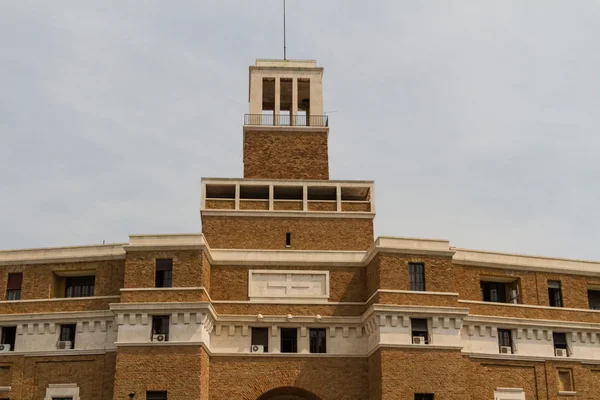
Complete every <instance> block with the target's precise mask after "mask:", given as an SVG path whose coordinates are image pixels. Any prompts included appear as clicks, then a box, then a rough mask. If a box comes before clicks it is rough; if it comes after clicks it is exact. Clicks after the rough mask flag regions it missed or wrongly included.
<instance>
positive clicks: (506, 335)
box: [498, 329, 513, 354]
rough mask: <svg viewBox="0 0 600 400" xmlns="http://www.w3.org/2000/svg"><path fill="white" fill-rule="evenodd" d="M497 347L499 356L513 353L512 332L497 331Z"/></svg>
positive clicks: (506, 330) (505, 330)
mask: <svg viewBox="0 0 600 400" xmlns="http://www.w3.org/2000/svg"><path fill="white" fill-rule="evenodd" d="M498 347H499V350H500V354H512V353H513V341H512V332H511V331H510V329H498Z"/></svg>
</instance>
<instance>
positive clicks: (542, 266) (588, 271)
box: [452, 249, 600, 276]
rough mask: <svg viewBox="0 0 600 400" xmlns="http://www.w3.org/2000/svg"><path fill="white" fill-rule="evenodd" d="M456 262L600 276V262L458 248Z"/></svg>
mask: <svg viewBox="0 0 600 400" xmlns="http://www.w3.org/2000/svg"><path fill="white" fill-rule="evenodd" d="M452 262H453V263H454V264H461V265H474V266H479V267H490V268H504V269H512V270H520V271H539V272H555V273H560V274H576V275H594V276H600V262H597V261H585V260H573V259H566V258H550V257H538V256H527V255H522V254H509V253H495V252H488V251H478V250H468V249H456V253H455V254H454V257H453V258H452Z"/></svg>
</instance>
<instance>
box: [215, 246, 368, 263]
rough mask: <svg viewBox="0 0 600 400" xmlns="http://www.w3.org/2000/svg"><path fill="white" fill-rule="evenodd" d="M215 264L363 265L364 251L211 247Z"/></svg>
mask: <svg viewBox="0 0 600 400" xmlns="http://www.w3.org/2000/svg"><path fill="white" fill-rule="evenodd" d="M210 255H211V264H213V265H260V266H264V265H278V266H279V265H284V266H287V265H311V266H344V267H362V266H364V265H363V262H362V260H363V257H364V255H365V252H364V251H325V250H237V249H231V250H229V249H211V250H210Z"/></svg>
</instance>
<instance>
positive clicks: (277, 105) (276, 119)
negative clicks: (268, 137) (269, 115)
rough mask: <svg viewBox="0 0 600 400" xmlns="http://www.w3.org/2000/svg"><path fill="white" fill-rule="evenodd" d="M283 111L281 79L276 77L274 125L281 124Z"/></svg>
mask: <svg viewBox="0 0 600 400" xmlns="http://www.w3.org/2000/svg"><path fill="white" fill-rule="evenodd" d="M280 112H281V79H280V78H279V77H276V78H275V107H274V110H273V125H279V113H280Z"/></svg>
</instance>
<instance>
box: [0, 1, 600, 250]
mask: <svg viewBox="0 0 600 400" xmlns="http://www.w3.org/2000/svg"><path fill="white" fill-rule="evenodd" d="M287 11H288V19H287V27H288V34H287V38H288V58H295V59H316V60H317V61H318V63H319V64H320V65H321V66H323V67H324V68H325V74H324V102H325V110H326V111H330V112H331V113H330V127H331V131H330V142H329V156H330V172H331V178H332V179H372V180H375V191H376V206H377V217H376V219H375V233H376V235H393V236H411V237H427V238H443V239H449V240H450V242H451V244H452V245H454V246H457V247H466V248H475V249H484V250H494V251H508V252H519V253H527V254H535V255H547V256H560V257H571V258H583V259H596V260H600V154H599V150H600V135H598V131H599V128H600V48H599V47H600V44H599V43H600V42H599V41H598V38H600V24H599V23H598V21H600V2H598V1H597V0H590V1H583V0H579V1H551V0H540V1H533V0H532V1H527V2H523V1H521V0H519V1H516V0H515V1H485V2H483V1H478V0H473V1H466V0H465V1H448V0H440V1H419V2H416V1H398V0H394V1H368V2H367V1H358V0H356V1H347V0H345V1H330V0H327V1H323V0H302V1H300V0H288V1H287ZM281 14H282V8H281V1H279V0H255V1H233V0H232V1H228V0H220V1H210V2H209V1H182V0H180V1H170V2H166V1H147V0H146V1H142V0H138V1H123V0H119V1H112V2H110V1H80V0H77V1H52V2H50V1H24V0H14V1H9V0H5V1H1V2H0V49H1V51H0V135H1V136H0V185H1V190H0V248H2V249H10V248H23V247H47V246H67V245H81V244H92V243H102V241H103V240H105V241H106V242H107V243H110V242H125V241H127V240H128V235H129V234H137V233H181V232H199V231H200V230H201V225H200V215H199V207H200V179H201V177H203V176H204V177H241V176H242V123H243V114H244V113H246V112H247V111H248V65H250V64H253V63H254V60H255V59H256V58H281V57H282V54H283V50H282V47H283V46H282V18H281Z"/></svg>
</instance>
